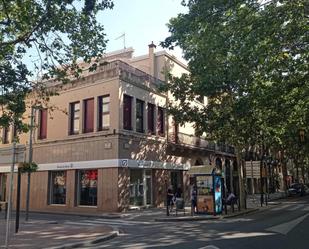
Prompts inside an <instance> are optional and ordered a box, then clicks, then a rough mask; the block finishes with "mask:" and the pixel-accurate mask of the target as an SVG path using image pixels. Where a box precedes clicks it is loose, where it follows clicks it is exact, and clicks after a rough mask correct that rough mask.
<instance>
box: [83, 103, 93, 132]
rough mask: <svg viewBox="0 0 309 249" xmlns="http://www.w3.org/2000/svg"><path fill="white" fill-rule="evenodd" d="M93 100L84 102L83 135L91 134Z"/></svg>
mask: <svg viewBox="0 0 309 249" xmlns="http://www.w3.org/2000/svg"><path fill="white" fill-rule="evenodd" d="M93 107H94V99H86V100H84V133H87V132H93V121H94V119H93V118H94V109H93Z"/></svg>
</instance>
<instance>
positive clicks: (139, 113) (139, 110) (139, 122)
mask: <svg viewBox="0 0 309 249" xmlns="http://www.w3.org/2000/svg"><path fill="white" fill-rule="evenodd" d="M136 131H137V132H144V101H142V100H139V99H137V100H136Z"/></svg>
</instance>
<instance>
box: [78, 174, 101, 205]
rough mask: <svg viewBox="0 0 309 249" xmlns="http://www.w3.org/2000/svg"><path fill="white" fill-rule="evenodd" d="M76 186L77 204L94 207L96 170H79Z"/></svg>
mask: <svg viewBox="0 0 309 249" xmlns="http://www.w3.org/2000/svg"><path fill="white" fill-rule="evenodd" d="M78 184H79V187H78V204H79V205H85V206H96V205H97V188H98V186H97V184H98V170H97V169H92V170H79V171H78Z"/></svg>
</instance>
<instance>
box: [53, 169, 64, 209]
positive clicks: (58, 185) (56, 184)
mask: <svg viewBox="0 0 309 249" xmlns="http://www.w3.org/2000/svg"><path fill="white" fill-rule="evenodd" d="M50 179H51V180H50V182H51V186H50V191H51V192H50V204H65V199H66V172H65V171H52V172H51V173H50Z"/></svg>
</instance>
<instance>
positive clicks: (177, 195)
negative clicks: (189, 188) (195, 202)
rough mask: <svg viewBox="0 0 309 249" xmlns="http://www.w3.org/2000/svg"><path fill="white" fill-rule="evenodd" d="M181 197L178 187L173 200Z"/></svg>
mask: <svg viewBox="0 0 309 249" xmlns="http://www.w3.org/2000/svg"><path fill="white" fill-rule="evenodd" d="M181 196H182V190H181V187H180V186H178V188H177V190H176V192H175V198H181Z"/></svg>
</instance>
